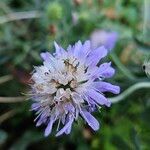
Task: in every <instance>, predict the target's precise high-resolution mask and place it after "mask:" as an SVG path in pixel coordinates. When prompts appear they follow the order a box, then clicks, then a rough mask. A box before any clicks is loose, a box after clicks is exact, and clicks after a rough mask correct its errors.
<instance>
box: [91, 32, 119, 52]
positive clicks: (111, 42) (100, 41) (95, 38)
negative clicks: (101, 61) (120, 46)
mask: <svg viewBox="0 0 150 150" xmlns="http://www.w3.org/2000/svg"><path fill="white" fill-rule="evenodd" d="M117 39H118V34H117V32H109V31H105V30H95V31H94V32H93V33H92V34H91V45H92V48H97V47H98V46H101V45H103V46H105V48H106V49H108V50H109V51H110V50H112V49H113V48H114V46H115V44H116V42H117Z"/></svg>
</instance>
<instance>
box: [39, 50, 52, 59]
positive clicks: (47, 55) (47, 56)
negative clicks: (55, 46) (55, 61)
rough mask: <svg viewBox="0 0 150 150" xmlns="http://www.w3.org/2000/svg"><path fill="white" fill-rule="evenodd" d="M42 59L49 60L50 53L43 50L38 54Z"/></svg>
mask: <svg viewBox="0 0 150 150" xmlns="http://www.w3.org/2000/svg"><path fill="white" fill-rule="evenodd" d="M40 55H41V57H42V59H43V60H44V61H49V60H50V58H51V57H52V55H51V54H50V53H49V52H44V53H41V54H40Z"/></svg>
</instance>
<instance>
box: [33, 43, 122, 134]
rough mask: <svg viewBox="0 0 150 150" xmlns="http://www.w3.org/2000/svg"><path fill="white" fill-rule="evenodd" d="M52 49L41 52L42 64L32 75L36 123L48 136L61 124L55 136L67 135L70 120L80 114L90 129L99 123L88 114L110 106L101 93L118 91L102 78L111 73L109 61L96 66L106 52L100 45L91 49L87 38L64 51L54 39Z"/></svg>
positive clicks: (69, 128)
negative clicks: (55, 125) (53, 49)
mask: <svg viewBox="0 0 150 150" xmlns="http://www.w3.org/2000/svg"><path fill="white" fill-rule="evenodd" d="M54 45H55V49H56V52H55V53H54V54H50V53H49V52H45V53H41V57H42V59H43V65H42V66H39V67H35V71H34V72H33V75H32V80H33V84H32V85H31V87H32V90H31V95H32V99H33V100H34V103H33V104H32V110H33V111H36V114H37V117H36V119H35V121H37V123H36V126H40V125H41V124H45V125H46V126H47V127H46V129H45V136H48V135H49V134H50V133H51V131H52V127H53V124H54V123H55V122H58V127H57V131H58V130H59V127H60V125H61V126H63V127H62V129H60V130H59V131H58V132H57V134H56V136H59V135H61V134H63V133H65V134H69V133H70V131H71V127H72V124H73V122H74V121H77V120H78V118H79V117H82V118H83V119H84V120H85V121H86V122H87V123H88V125H89V126H90V127H91V128H92V129H93V130H94V131H96V130H98V129H99V122H98V121H97V120H96V119H95V118H94V117H93V116H92V115H91V113H92V112H93V111H95V110H97V109H98V108H99V107H100V106H102V105H105V106H108V107H109V106H110V105H111V102H110V101H109V100H108V99H107V98H106V97H105V96H104V94H103V92H111V93H114V94H118V93H119V91H120V88H119V87H118V86H115V85H112V84H110V83H107V82H104V81H102V80H103V79H105V78H110V77H112V76H113V75H114V73H115V70H114V69H113V68H112V67H111V62H108V63H103V64H101V65H98V63H99V61H100V60H101V59H102V58H103V57H105V56H106V55H107V50H106V49H105V48H104V47H103V46H101V47H98V48H96V49H93V50H92V49H91V45H90V41H86V42H85V43H84V44H82V43H81V42H80V41H79V42H77V43H76V44H75V45H74V46H71V45H70V46H69V47H68V48H67V51H66V50H64V49H63V48H62V47H60V46H58V44H57V43H56V42H54Z"/></svg>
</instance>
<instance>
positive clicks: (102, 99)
mask: <svg viewBox="0 0 150 150" xmlns="http://www.w3.org/2000/svg"><path fill="white" fill-rule="evenodd" d="M87 94H88V96H89V97H91V98H92V99H93V100H94V101H95V102H96V103H98V104H100V105H106V106H108V107H110V105H111V102H110V101H108V100H107V99H106V97H104V96H103V95H102V94H100V93H98V92H96V91H95V90H93V89H90V90H89V91H88V92H87Z"/></svg>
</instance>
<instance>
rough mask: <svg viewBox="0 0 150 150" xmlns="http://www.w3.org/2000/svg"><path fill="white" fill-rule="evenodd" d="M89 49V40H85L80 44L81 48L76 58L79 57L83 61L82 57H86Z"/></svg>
mask: <svg viewBox="0 0 150 150" xmlns="http://www.w3.org/2000/svg"><path fill="white" fill-rule="evenodd" d="M90 50H91V43H90V41H85V42H84V44H83V45H82V48H81V50H80V52H79V54H78V58H80V61H82V62H84V59H85V58H86V57H87V55H88V54H89V52H90Z"/></svg>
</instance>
